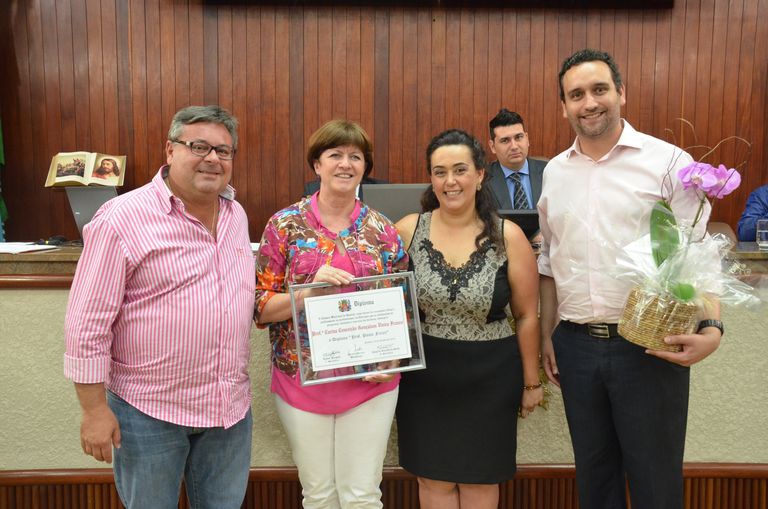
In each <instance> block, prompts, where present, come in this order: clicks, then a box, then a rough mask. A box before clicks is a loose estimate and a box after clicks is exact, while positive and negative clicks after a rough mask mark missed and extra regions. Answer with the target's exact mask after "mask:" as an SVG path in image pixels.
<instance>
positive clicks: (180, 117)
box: [168, 104, 237, 149]
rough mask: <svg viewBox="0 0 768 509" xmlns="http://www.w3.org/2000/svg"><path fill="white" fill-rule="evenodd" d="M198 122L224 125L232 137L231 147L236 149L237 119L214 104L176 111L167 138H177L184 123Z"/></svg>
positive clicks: (188, 107) (173, 139) (172, 139)
mask: <svg viewBox="0 0 768 509" xmlns="http://www.w3.org/2000/svg"><path fill="white" fill-rule="evenodd" d="M199 122H210V123H212V124H221V125H223V126H224V127H226V128H227V131H229V135H230V136H231V137H232V147H233V148H235V149H237V119H236V118H235V117H233V116H232V114H231V113H230V112H228V111H227V110H225V109H224V108H222V107H221V106H217V105H215V104H211V105H210V106H187V107H186V108H182V109H180V110H179V111H177V112H176V114H175V115H174V116H173V120H172V121H171V127H170V128H169V129H168V139H169V140H171V141H175V140H178V139H179V136H181V131H182V130H183V129H184V126H185V125H189V124H197V123H199Z"/></svg>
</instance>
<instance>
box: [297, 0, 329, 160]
mask: <svg viewBox="0 0 768 509" xmlns="http://www.w3.org/2000/svg"><path fill="white" fill-rule="evenodd" d="M333 16H334V9H333V8H332V7H323V8H320V9H318V13H317V72H318V75H317V105H318V109H317V114H318V118H317V125H314V126H310V131H309V132H310V134H311V133H314V132H315V131H316V130H317V128H318V127H320V126H321V125H322V124H324V123H326V122H327V121H329V120H331V119H332V118H333V115H334V111H333V108H334V106H333V95H334V80H335V79H336V78H337V76H336V69H334V68H333V65H334V61H333V33H334V19H333ZM305 147H306V145H305Z"/></svg>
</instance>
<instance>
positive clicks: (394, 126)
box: [386, 7, 405, 182]
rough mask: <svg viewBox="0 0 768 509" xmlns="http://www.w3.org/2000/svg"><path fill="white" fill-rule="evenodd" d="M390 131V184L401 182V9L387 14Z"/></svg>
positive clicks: (402, 50) (388, 168)
mask: <svg viewBox="0 0 768 509" xmlns="http://www.w3.org/2000/svg"><path fill="white" fill-rule="evenodd" d="M388 26H389V62H388V63H389V68H388V72H387V75H388V81H389V88H388V89H389V104H388V118H389V119H390V122H389V132H388V136H387V138H388V140H387V141H388V144H387V146H386V148H387V152H388V161H387V163H388V166H387V174H388V176H389V180H390V181H392V182H403V73H404V72H405V69H404V68H403V52H404V51H405V49H404V48H403V8H402V7H395V8H393V9H390V11H389V23H388Z"/></svg>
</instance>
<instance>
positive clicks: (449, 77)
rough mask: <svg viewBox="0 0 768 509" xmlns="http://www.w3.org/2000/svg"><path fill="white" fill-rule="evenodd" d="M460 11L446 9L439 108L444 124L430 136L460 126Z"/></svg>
mask: <svg viewBox="0 0 768 509" xmlns="http://www.w3.org/2000/svg"><path fill="white" fill-rule="evenodd" d="M461 32H462V24H461V10H460V9H448V10H447V12H446V20H445V81H444V88H445V97H444V98H443V104H442V105H441V108H442V109H443V110H444V111H445V123H444V125H441V126H438V127H437V129H435V130H434V132H432V133H431V135H432V136H434V135H435V134H437V133H439V132H440V131H442V130H444V129H448V128H458V127H460V126H461V89H462V87H463V86H464V83H463V82H462V79H463V77H462V75H461V60H462V53H461V50H462V48H463V47H464V44H463V41H462V38H461V36H462V34H461Z"/></svg>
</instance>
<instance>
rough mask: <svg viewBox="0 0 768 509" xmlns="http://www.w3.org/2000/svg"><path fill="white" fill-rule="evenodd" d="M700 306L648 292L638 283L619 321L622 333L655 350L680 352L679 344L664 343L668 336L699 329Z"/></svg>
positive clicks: (627, 337)
mask: <svg viewBox="0 0 768 509" xmlns="http://www.w3.org/2000/svg"><path fill="white" fill-rule="evenodd" d="M697 311H698V306H697V305H696V304H692V303H690V302H679V301H677V300H675V299H672V298H667V297H661V296H659V295H655V294H651V293H648V292H646V291H645V290H644V289H643V288H642V287H640V286H636V287H634V288H633V289H632V291H631V292H630V293H629V297H628V298H627V303H626V304H625V305H624V311H622V313H621V319H620V320H619V334H621V335H622V336H623V337H625V338H626V339H627V340H628V341H631V342H632V343H635V344H636V345H640V346H644V347H646V348H649V349H651V350H665V351H667V352H679V351H680V350H681V349H682V348H681V347H680V346H679V345H668V344H666V343H664V338H665V337H666V336H674V335H676V334H690V333H692V332H693V331H694V329H695V328H696V313H697Z"/></svg>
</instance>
